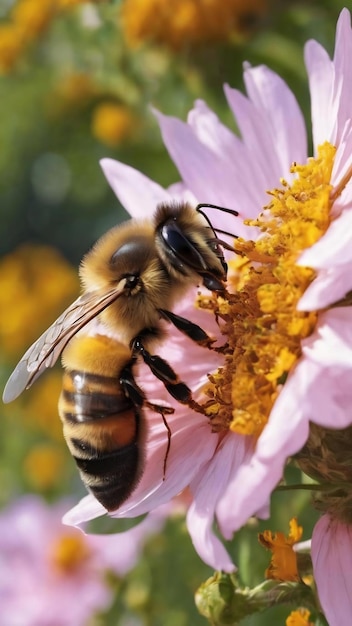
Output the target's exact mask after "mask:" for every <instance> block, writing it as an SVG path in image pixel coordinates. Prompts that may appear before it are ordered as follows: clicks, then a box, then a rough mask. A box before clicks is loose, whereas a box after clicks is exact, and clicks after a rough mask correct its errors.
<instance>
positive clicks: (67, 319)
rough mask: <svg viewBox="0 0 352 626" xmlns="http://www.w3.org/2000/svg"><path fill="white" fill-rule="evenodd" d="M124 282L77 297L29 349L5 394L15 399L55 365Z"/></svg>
mask: <svg viewBox="0 0 352 626" xmlns="http://www.w3.org/2000/svg"><path fill="white" fill-rule="evenodd" d="M122 290H123V284H121V283H120V285H118V286H117V288H115V289H112V290H110V291H106V290H105V291H102V290H97V291H90V292H87V293H84V294H82V295H81V296H80V297H79V298H77V300H75V301H74V302H73V303H72V304H71V305H70V306H69V307H68V308H67V309H66V310H65V311H64V312H63V313H62V314H61V315H60V317H58V319H57V320H56V321H55V322H54V323H53V324H52V325H51V326H50V327H49V328H48V329H47V330H46V331H45V332H44V333H43V334H42V335H41V336H40V337H39V339H37V341H36V342H35V343H34V344H33V345H32V346H31V347H30V348H29V349H28V350H27V352H26V353H25V354H24V355H23V357H22V359H21V360H20V362H19V363H18V365H17V366H16V368H15V369H14V371H13V372H12V374H11V376H10V378H9V380H8V381H7V384H6V387H5V389H4V393H3V401H4V402H5V403H7V402H12V400H15V398H17V397H18V396H19V395H20V394H21V393H22V391H24V390H25V389H28V387H30V386H31V385H32V383H33V382H34V381H35V380H36V379H37V378H38V377H39V376H40V375H41V374H42V373H43V371H44V370H45V369H46V368H48V367H53V365H54V364H55V363H56V361H57V359H58V358H59V356H60V354H61V353H62V351H63V349H64V348H65V346H66V344H67V343H68V341H69V340H70V339H71V337H73V336H74V335H75V334H76V333H77V332H78V331H79V330H80V329H81V328H83V327H84V326H85V325H86V324H88V322H90V321H91V320H92V319H94V317H96V316H97V315H99V313H101V311H103V310H104V309H105V308H106V307H107V306H109V304H111V302H113V301H114V300H116V298H117V297H118V296H119V295H120V294H121V292H122Z"/></svg>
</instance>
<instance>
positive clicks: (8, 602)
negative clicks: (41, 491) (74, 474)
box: [0, 496, 164, 626]
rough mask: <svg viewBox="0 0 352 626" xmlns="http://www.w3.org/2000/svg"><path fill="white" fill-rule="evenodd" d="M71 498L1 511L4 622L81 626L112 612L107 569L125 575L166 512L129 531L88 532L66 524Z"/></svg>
mask: <svg viewBox="0 0 352 626" xmlns="http://www.w3.org/2000/svg"><path fill="white" fill-rule="evenodd" d="M65 508H67V502H62V503H60V504H57V505H55V506H52V507H49V506H48V505H47V504H45V503H44V502H43V501H42V500H41V499H39V498H35V497H30V496H28V497H23V498H21V499H20V500H18V501H16V502H14V503H13V504H12V505H11V506H9V507H8V508H7V509H5V510H4V511H2V513H1V515H0V605H1V623H3V624H4V625H5V624H8V625H9V626H10V625H11V626H12V625H13V626H15V624H16V625H17V624H18V625H19V624H20V625H21V626H54V625H55V626H80V625H82V626H83V625H85V624H87V622H88V619H89V618H91V617H92V616H93V615H94V614H95V613H96V612H97V611H104V610H107V609H108V608H109V606H110V604H111V603H112V601H113V597H114V594H113V590H112V588H110V587H109V585H108V583H107V579H106V574H107V572H108V571H112V572H114V573H115V574H116V575H119V576H123V575H124V574H126V572H127V571H129V570H130V569H131V568H132V567H133V566H134V565H135V563H136V561H137V559H138V556H139V553H140V550H141V547H142V545H143V543H144V541H145V539H146V537H147V536H148V535H149V534H150V533H153V532H157V531H158V530H159V529H160V527H161V525H162V523H163V519H164V516H162V515H160V514H157V515H155V514H154V515H152V516H149V518H148V520H144V521H143V522H142V523H141V524H140V525H139V526H137V527H135V528H133V529H132V530H131V531H129V533H122V534H121V535H106V536H97V535H90V536H85V535H84V534H83V533H82V532H81V531H79V530H76V529H74V528H70V529H69V528H67V527H65V526H63V525H62V524H61V521H60V517H61V516H62V513H63V510H65Z"/></svg>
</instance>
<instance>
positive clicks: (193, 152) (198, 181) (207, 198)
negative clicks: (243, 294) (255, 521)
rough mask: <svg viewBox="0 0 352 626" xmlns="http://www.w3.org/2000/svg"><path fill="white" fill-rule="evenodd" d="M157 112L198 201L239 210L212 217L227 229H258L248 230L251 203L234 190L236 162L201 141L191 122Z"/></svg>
mask: <svg viewBox="0 0 352 626" xmlns="http://www.w3.org/2000/svg"><path fill="white" fill-rule="evenodd" d="M155 114H156V116H157V119H158V122H159V125H160V129H161V133H162V136H163V140H164V143H165V145H166V147H167V149H168V151H169V154H170V156H171V158H172V159H173V161H174V162H175V164H176V166H177V168H178V170H179V172H180V174H181V176H182V178H183V180H184V182H185V184H186V186H187V187H188V189H190V190H191V192H192V193H193V194H194V196H195V197H196V198H197V199H198V202H200V203H201V202H205V203H208V204H215V205H217V206H223V207H226V208H228V209H235V210H237V211H239V213H240V215H241V219H239V218H235V217H230V218H229V216H228V214H225V213H224V214H222V213H221V212H220V211H216V212H214V219H213V214H212V216H211V221H212V223H213V225H214V227H217V228H223V229H224V228H225V229H226V230H229V231H230V232H233V233H234V234H236V235H239V236H245V235H246V236H248V234H250V233H251V232H252V231H254V232H255V229H248V228H247V227H245V226H244V225H243V223H242V220H243V219H244V217H245V216H248V213H247V205H246V204H244V205H243V203H241V202H240V201H239V198H238V195H237V194H235V195H234V193H233V189H234V177H235V178H236V170H235V167H234V164H233V162H229V161H228V160H227V161H226V160H225V159H219V157H218V155H217V154H216V153H214V152H213V151H212V150H211V149H210V148H209V147H208V146H207V145H205V144H204V143H202V142H201V141H199V139H198V138H197V136H196V135H195V133H194V131H193V129H192V128H191V126H190V125H189V124H186V123H184V122H182V121H181V120H178V119H176V118H174V117H167V116H166V115H162V114H161V113H159V112H155ZM242 184H243V183H242ZM235 186H236V185H235Z"/></svg>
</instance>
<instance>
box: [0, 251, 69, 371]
mask: <svg viewBox="0 0 352 626" xmlns="http://www.w3.org/2000/svg"><path fill="white" fill-rule="evenodd" d="M78 290H79V283H78V276H77V272H76V270H75V269H74V268H73V267H72V266H71V265H70V264H69V263H68V262H67V261H66V260H65V259H64V258H63V257H62V256H61V254H60V253H59V252H58V251H56V250H55V249H53V248H50V247H47V246H34V245H30V244H24V245H22V246H20V247H19V248H17V249H16V250H15V251H14V252H12V253H10V254H8V255H7V256H5V257H3V258H2V259H1V260H0V345H1V350H2V355H3V357H5V358H6V357H7V358H10V359H15V358H16V357H18V356H19V355H20V353H21V352H22V351H24V350H25V349H26V348H27V347H28V346H29V345H30V344H31V342H33V341H34V340H35V339H37V337H38V336H39V335H40V334H41V333H42V332H43V330H44V329H45V328H46V327H47V326H49V325H50V324H51V323H52V322H53V321H54V319H55V318H56V317H57V315H58V314H59V313H61V311H62V310H63V309H64V308H65V306H66V305H67V304H69V303H70V302H71V301H72V300H73V299H75V298H76V296H77V295H78Z"/></svg>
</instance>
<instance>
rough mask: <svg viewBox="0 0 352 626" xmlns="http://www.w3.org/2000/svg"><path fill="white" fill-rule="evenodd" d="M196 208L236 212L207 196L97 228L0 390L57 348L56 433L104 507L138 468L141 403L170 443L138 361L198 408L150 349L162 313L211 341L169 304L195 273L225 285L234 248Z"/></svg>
mask: <svg viewBox="0 0 352 626" xmlns="http://www.w3.org/2000/svg"><path fill="white" fill-rule="evenodd" d="M203 207H211V208H214V209H219V210H221V211H226V212H228V213H230V214H232V215H238V213H237V212H236V211H234V210H231V209H224V208H222V207H216V206H214V205H208V204H201V205H198V206H197V207H196V209H194V208H192V207H191V206H190V205H189V204H188V203H186V202H182V203H178V204H176V203H171V204H160V205H158V206H157V208H156V212H155V215H154V218H153V219H151V220H144V221H139V220H130V221H128V222H126V223H124V224H122V225H119V226H117V227H115V228H112V229H111V230H110V231H108V232H107V233H106V234H105V235H103V236H102V237H101V238H100V239H99V240H98V241H97V243H96V244H95V245H94V246H93V248H92V249H91V250H90V252H88V253H87V255H86V256H85V257H84V258H83V261H82V263H81V266H80V278H81V282H82V286H83V293H82V295H81V296H79V297H78V298H77V299H76V300H75V301H74V302H73V303H72V304H71V305H70V306H69V307H68V308H67V309H66V310H65V311H64V312H63V313H62V315H60V317H59V318H58V319H57V320H56V321H55V322H54V323H53V324H52V325H51V326H50V327H49V328H48V329H47V330H46V331H45V332H44V333H43V334H42V335H41V337H39V339H38V340H37V341H36V342H35V343H34V344H33V345H32V346H31V347H30V348H29V349H28V350H27V352H26V353H25V354H24V355H23V357H22V359H21V360H20V362H19V363H18V365H17V366H16V368H15V370H14V371H13V373H12V375H11V376H10V378H9V380H8V382H7V384H6V387H5V390H4V394H3V400H4V402H5V403H7V402H11V401H12V400H14V399H15V398H17V397H18V396H19V395H20V394H21V393H22V391H24V390H25V389H28V388H29V387H30V386H31V385H32V384H33V382H34V381H35V380H36V379H37V378H38V377H39V376H40V375H41V374H42V373H43V372H44V371H45V370H46V368H48V367H52V366H53V365H54V364H55V362H56V361H57V359H58V358H59V356H60V355H61V354H62V353H63V365H64V369H65V373H64V378H63V390H62V393H61V396H60V401H59V413H60V417H61V419H62V421H63V426H64V435H65V438H66V441H67V443H68V447H69V449H70V451H71V453H72V455H73V457H74V458H75V460H76V463H77V465H78V467H79V469H80V472H81V475H82V477H83V481H84V482H85V484H86V486H87V487H88V488H89V489H90V490H91V491H92V492H93V493H94V495H95V497H96V498H97V499H98V500H99V501H100V502H101V503H102V504H103V506H105V508H107V509H108V510H113V509H116V508H117V507H118V506H120V504H121V503H122V502H123V501H124V500H125V499H126V498H127V497H128V496H129V495H130V494H131V493H132V491H133V489H134V487H135V486H136V484H137V482H138V479H139V477H140V475H141V473H142V468H143V461H142V459H143V446H144V431H145V425H144V413H143V407H145V406H149V408H152V409H153V410H155V411H158V412H159V413H160V414H161V415H162V418H163V420H164V424H165V426H166V428H167V431H168V449H169V447H170V437H171V433H170V429H169V427H168V425H167V422H166V419H165V417H164V416H165V414H167V413H170V412H173V410H171V409H169V408H167V407H162V406H158V405H153V404H151V403H149V402H148V401H147V399H146V397H145V394H144V392H143V391H142V390H141V389H140V388H139V387H138V385H137V384H136V382H135V380H134V376H133V370H134V367H135V363H136V360H137V359H138V358H141V359H142V360H143V361H144V362H145V363H146V365H147V366H148V367H149V368H150V370H151V371H152V373H153V374H154V375H155V376H156V377H157V378H159V379H160V380H161V381H162V383H163V384H164V386H165V388H166V389H167V391H168V392H169V393H170V395H171V396H172V397H173V398H175V399H176V400H177V401H178V402H181V403H183V404H187V405H188V406H190V407H191V408H192V409H195V410H200V407H199V405H197V403H196V402H195V401H194V400H193V398H192V394H191V390H190V389H189V387H188V386H187V385H186V383H184V382H183V381H180V380H179V377H178V375H177V373H176V372H174V370H173V369H172V367H171V366H170V365H169V363H168V362H167V361H166V360H165V359H163V358H161V357H160V356H159V355H157V354H151V352H150V350H151V348H152V346H153V344H154V343H155V342H157V341H162V340H163V339H164V330H163V327H162V324H161V320H164V321H166V322H168V323H171V324H172V325H173V326H175V327H176V329H178V330H179V331H180V332H182V333H184V334H185V335H186V336H187V337H189V338H190V339H191V340H192V341H195V342H196V343H198V344H199V345H202V346H205V347H208V348H212V344H213V340H212V339H211V337H209V336H208V335H207V333H205V331H204V330H203V329H202V328H200V327H199V326H198V325H197V324H194V323H193V322H191V321H190V320H188V319H185V318H183V317H180V316H179V315H176V314H175V313H173V312H172V309H173V307H174V305H175V303H176V302H177V301H178V300H179V299H181V298H182V297H183V296H184V295H185V293H186V292H187V290H188V289H190V287H192V286H197V285H198V284H199V282H200V279H201V282H202V283H203V285H204V286H205V287H206V288H207V289H209V290H211V291H214V292H216V293H219V294H225V293H226V278H227V265H226V262H225V259H224V253H223V248H228V249H231V250H233V248H232V247H231V246H229V245H228V244H227V243H226V242H225V241H221V240H220V239H219V238H218V236H217V235H216V233H215V229H214V228H213V226H212V224H211V222H210V220H209V219H208V217H207V216H206V215H205V213H204V212H203V211H202V208H203ZM216 230H217V232H221V233H224V234H226V235H228V234H229V233H226V232H225V231H220V230H219V229H216ZM96 325H97V329H96ZM83 328H85V334H82V333H81V332H79V331H81V330H82V329H83ZM77 333H79V334H78V335H77ZM75 335H77V336H75ZM167 452H168V450H167ZM166 458H167V454H166V457H165V461H164V472H165V466H166Z"/></svg>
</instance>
